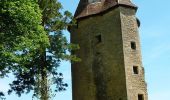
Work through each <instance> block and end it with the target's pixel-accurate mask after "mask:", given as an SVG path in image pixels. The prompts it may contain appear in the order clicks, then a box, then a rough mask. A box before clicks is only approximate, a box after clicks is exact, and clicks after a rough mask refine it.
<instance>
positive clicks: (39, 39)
mask: <svg viewBox="0 0 170 100" xmlns="http://www.w3.org/2000/svg"><path fill="white" fill-rule="evenodd" d="M0 6H1V9H0V14H1V15H0V30H1V31H0V37H3V39H1V40H0V43H1V44H0V49H1V51H0V76H1V77H4V76H5V75H7V73H10V72H13V74H14V76H15V77H16V79H15V80H14V81H13V82H12V83H11V84H10V87H11V89H10V90H9V91H8V93H9V94H10V93H11V92H12V91H15V92H16V93H17V94H18V95H19V96H21V94H22V93H29V92H30V91H31V90H33V91H34V96H36V97H39V96H40V99H41V100H48V99H49V98H50V96H49V91H50V86H48V79H49V78H50V80H51V84H55V85H56V88H55V91H62V90H65V87H67V84H66V83H64V82H63V81H62V79H63V75H62V73H58V72H57V68H58V66H59V65H60V62H61V60H63V59H65V60H74V61H77V60H79V59H78V58H76V56H75V55H70V54H68V53H67V51H70V50H73V49H78V46H77V45H73V44H69V43H68V42H67V40H66V38H65V37H64V36H63V33H62V30H64V29H66V28H67V26H68V25H70V21H71V19H72V16H71V14H70V13H69V12H68V11H65V12H64V13H62V11H61V8H62V6H61V4H60V3H59V2H58V1H56V0H4V1H1V2H0ZM41 19H42V20H41ZM48 77H49V78H48Z"/></svg>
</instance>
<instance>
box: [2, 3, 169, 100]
mask: <svg viewBox="0 0 170 100" xmlns="http://www.w3.org/2000/svg"><path fill="white" fill-rule="evenodd" d="M60 1H61V2H62V4H63V6H64V8H65V9H67V10H69V11H71V12H72V13H74V11H75V9H76V7H77V4H78V1H79V0H60ZM133 2H134V3H135V4H136V5H137V6H138V7H139V9H138V12H137V16H138V18H139V19H140V21H141V27H140V29H139V30H140V40H141V46H142V47H141V48H142V58H143V65H144V67H145V78H146V81H147V84H148V95H149V100H169V99H170V31H169V30H170V12H169V11H168V10H169V9H170V6H169V4H170V0H162V2H161V1H160V0H159V1H158V0H133ZM65 33H66V36H67V37H68V38H69V33H68V32H65ZM59 70H60V71H62V72H63V73H64V76H65V82H68V83H69V88H68V90H67V91H65V92H61V93H58V94H57V97H56V98H54V100H72V99H71V77H70V75H71V72H70V63H69V62H63V63H62V65H61V67H60V69H59ZM9 81H10V78H8V79H5V80H0V90H3V91H5V90H7V88H8V82H9ZM6 100H31V95H24V96H23V97H21V98H18V97H16V95H11V96H8V97H7V99H6Z"/></svg>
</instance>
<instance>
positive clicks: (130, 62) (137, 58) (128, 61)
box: [120, 7, 148, 100]
mask: <svg viewBox="0 0 170 100" xmlns="http://www.w3.org/2000/svg"><path fill="white" fill-rule="evenodd" d="M120 12H121V13H120V16H121V26H122V36H123V51H124V59H125V69H126V80H127V90H128V98H129V99H128V100H138V94H143V95H144V100H148V98H147V89H146V87H147V86H146V83H145V79H144V68H143V65H142V58H141V49H140V39H139V32H138V25H137V21H136V17H135V10H132V9H130V8H125V7H120ZM131 42H135V44H136V50H133V49H132V48H131ZM133 66H137V67H138V74H134V73H133Z"/></svg>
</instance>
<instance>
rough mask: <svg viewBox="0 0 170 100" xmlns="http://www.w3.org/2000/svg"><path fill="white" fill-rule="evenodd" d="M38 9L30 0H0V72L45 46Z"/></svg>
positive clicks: (15, 66) (17, 64)
mask: <svg viewBox="0 0 170 100" xmlns="http://www.w3.org/2000/svg"><path fill="white" fill-rule="evenodd" d="M41 17H42V16H41V11H40V9H39V7H38V5H37V3H36V2H35V1H34V0H3V1H1V2H0V37H1V40H0V50H1V51H0V62H1V63H0V70H1V73H0V76H1V77H3V76H4V75H5V73H6V72H9V71H10V70H9V69H13V70H15V69H18V66H20V67H24V66H23V64H24V63H26V62H27V61H30V60H32V59H33V57H34V55H35V51H36V49H37V48H40V47H41V46H44V47H47V46H49V40H48V36H47V35H46V32H45V31H44V28H43V27H42V25H41V22H42V20H41Z"/></svg>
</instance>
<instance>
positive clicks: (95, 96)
mask: <svg viewBox="0 0 170 100" xmlns="http://www.w3.org/2000/svg"><path fill="white" fill-rule="evenodd" d="M114 1H116V0H114ZM121 1H123V0H121ZM135 12H136V9H134V8H133V7H128V6H123V5H118V6H116V7H113V8H112V9H108V10H107V11H104V12H102V13H99V14H96V15H92V16H89V15H88V16H86V17H82V18H77V26H73V27H70V32H71V42H72V43H75V44H79V46H80V49H79V50H77V51H74V53H75V54H76V55H77V56H78V57H80V58H81V60H82V61H81V62H76V63H72V85H73V100H148V99H147V89H146V84H145V80H144V68H143V67H142V60H141V53H140V43H139V34H138V25H137V21H136V17H135ZM75 17H76V16H75ZM132 46H134V48H133V47H132ZM135 71H136V72H135Z"/></svg>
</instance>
